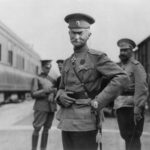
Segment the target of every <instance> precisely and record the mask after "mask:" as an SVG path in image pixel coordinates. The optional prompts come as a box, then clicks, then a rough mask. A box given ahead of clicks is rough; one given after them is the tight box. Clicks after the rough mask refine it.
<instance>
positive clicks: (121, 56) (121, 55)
mask: <svg viewBox="0 0 150 150" xmlns="http://www.w3.org/2000/svg"><path fill="white" fill-rule="evenodd" d="M119 58H120V59H121V58H128V57H127V55H124V54H120V55H119Z"/></svg>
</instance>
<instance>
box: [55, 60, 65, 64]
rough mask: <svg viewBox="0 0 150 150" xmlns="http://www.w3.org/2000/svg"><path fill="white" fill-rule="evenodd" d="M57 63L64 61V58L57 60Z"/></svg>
mask: <svg viewBox="0 0 150 150" xmlns="http://www.w3.org/2000/svg"><path fill="white" fill-rule="evenodd" d="M56 63H57V64H58V63H64V60H63V59H58V60H57V61H56Z"/></svg>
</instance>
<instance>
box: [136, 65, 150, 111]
mask: <svg viewBox="0 0 150 150" xmlns="http://www.w3.org/2000/svg"><path fill="white" fill-rule="evenodd" d="M134 77H135V93H134V104H135V108H134V113H140V111H141V109H142V108H144V106H145V102H146V100H147V97H148V85H147V82H146V72H145V70H144V68H143V66H142V65H141V64H140V63H138V64H134Z"/></svg>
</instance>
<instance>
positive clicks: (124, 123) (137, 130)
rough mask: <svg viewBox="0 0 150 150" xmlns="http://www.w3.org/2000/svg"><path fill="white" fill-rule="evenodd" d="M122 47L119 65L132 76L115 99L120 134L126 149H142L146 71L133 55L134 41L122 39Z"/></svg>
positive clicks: (119, 43) (118, 43) (120, 45)
mask: <svg viewBox="0 0 150 150" xmlns="http://www.w3.org/2000/svg"><path fill="white" fill-rule="evenodd" d="M117 45H118V46H119V48H120V55H119V58H120V60H121V61H120V63H118V64H119V66H120V67H121V68H123V70H125V71H126V72H127V74H128V76H129V78H130V82H129V86H128V87H127V88H126V89H124V91H123V92H122V94H121V95H120V96H119V97H118V98H117V99H116V100H115V106H114V107H115V109H117V110H116V113H117V120H118V125H119V129H120V134H121V136H122V138H123V139H124V140H125V146H126V150H141V141H140V136H141V135H142V131H143V125H144V107H145V102H146V100H147V95H148V91H147V83H146V73H145V70H144V68H143V66H142V65H141V64H140V62H138V61H137V60H135V59H134V58H133V57H132V53H133V49H134V48H135V47H136V44H135V42H134V41H132V40H130V39H121V40H119V41H118V42H117Z"/></svg>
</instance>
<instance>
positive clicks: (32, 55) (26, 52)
mask: <svg viewBox="0 0 150 150" xmlns="http://www.w3.org/2000/svg"><path fill="white" fill-rule="evenodd" d="M40 68H41V66H40V56H39V55H38V54H37V53H36V52H35V51H34V50H33V49H32V47H31V46H30V45H28V44H26V43H25V42H24V41H23V40H22V39H21V38H19V37H18V36H17V35H16V34H15V33H14V32H12V31H11V30H10V29H9V28H8V27H6V26H5V25H4V24H3V23H2V22H0V103H3V102H5V100H7V99H9V98H10V97H19V98H23V97H25V95H26V93H29V92H30V89H31V80H32V78H33V77H34V76H35V75H37V74H38V73H39V71H40Z"/></svg>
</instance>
